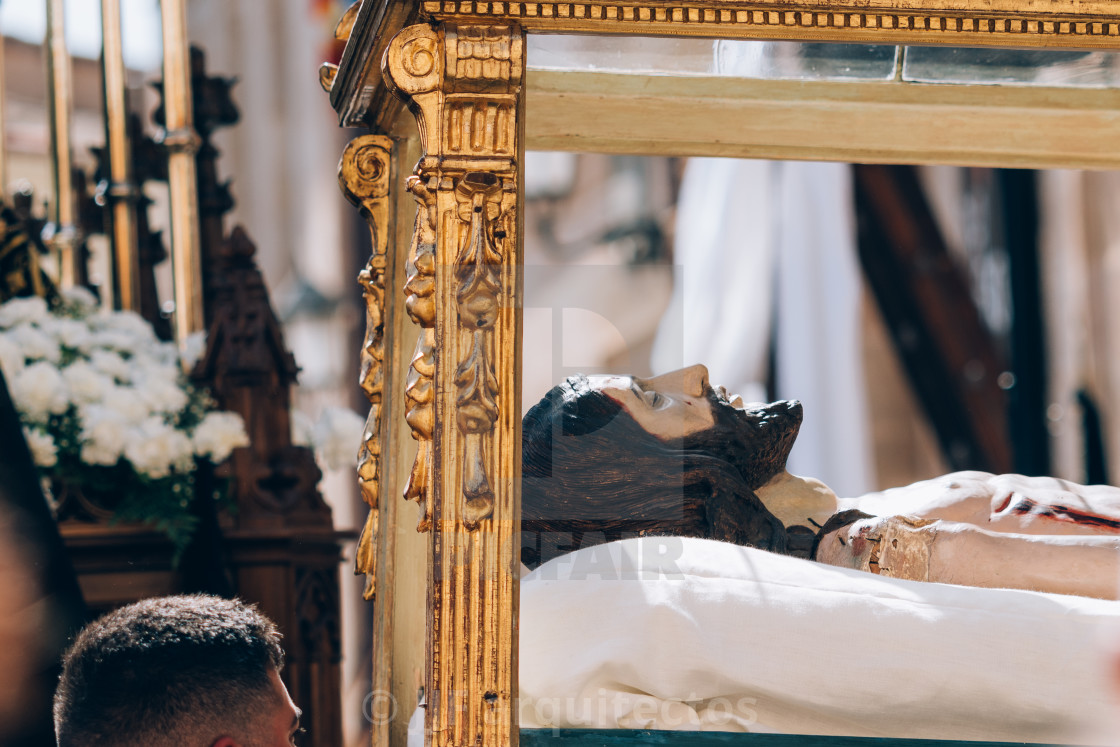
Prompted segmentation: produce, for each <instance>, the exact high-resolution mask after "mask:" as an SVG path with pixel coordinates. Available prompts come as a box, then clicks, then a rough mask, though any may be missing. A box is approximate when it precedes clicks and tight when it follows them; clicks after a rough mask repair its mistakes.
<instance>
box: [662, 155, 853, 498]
mask: <svg viewBox="0 0 1120 747" xmlns="http://www.w3.org/2000/svg"><path fill="white" fill-rule="evenodd" d="M851 191H852V188H851V174H850V169H849V167H848V166H846V165H844V164H827V163H802V162H767V161H747V160H733V159H713V158H698V159H692V160H691V161H689V163H688V166H687V168H686V171H685V177H684V180H683V183H682V187H681V197H680V201H679V204H678V210H677V228H676V244H675V252H676V254H675V261H676V263H677V265H678V268H679V269H678V272H677V281H678V282H677V286H676V288H675V289H674V295H673V299H672V301H671V302H670V305H669V308H668V310H667V311H666V313H665V316H664V317H663V320H662V323H661V326H660V328H659V329H658V333H657V338H656V341H655V344H654V349H653V354H652V361H651V366H652V369H653V371H654V372H655V373H663V372H665V371H667V370H672V369H674V368H679V367H680V366H682V365H688V364H692V363H697V362H700V363H704V364H705V365H707V366H708V368H709V370H710V372H711V377H712V381H713V383H716V384H722V385H724V386H726V387H727V389H728V390H729V391H731V392H736V393H738V394H740V395H742V396H743V399H744V400H746V401H757V400H762V399H764V398H765V394H766V386H765V384H766V379H767V372H768V370H769V356H770V351H771V345H772V344H773V345H774V356H775V363H776V366H775V367H776V370H777V379H776V382H775V384H776V387H775V388H776V390H777V395H778V397H780V398H789V399H800V400H801V401H802V402H803V403H804V405H805V424H804V426H803V427H802V430H801V435H800V436H799V437H798V440H797V444H796V446H795V447H794V450H793V453H792V455H791V457H790V464H789V467H790V470H791V471H792V472H794V473H796V474H802V475H810V476H813V477H817V478H819V479H821V480H823V481H824V482H825V483H827V484H828V485H829V486H831V487H832V488H833V489H834V490H835V491H836V492H837V493H838V494H840V495H861V494H863V493H866V492H868V491H870V490H873V489H874V488H875V485H874V478H873V464H872V457H871V448H870V435H869V430H870V426H869V423H868V415H867V404H866V400H867V396H866V391H865V387H866V383H865V381H864V376H863V367H862V365H861V355H862V351H861V336H860V331H859V330H860V304H861V293H862V291H861V287H862V286H861V279H860V269H859V262H858V257H857V254H856V246H855V220H854V211H853V208H852V196H851Z"/></svg>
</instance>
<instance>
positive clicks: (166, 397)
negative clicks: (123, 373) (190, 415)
mask: <svg viewBox="0 0 1120 747" xmlns="http://www.w3.org/2000/svg"><path fill="white" fill-rule="evenodd" d="M132 386H133V388H134V391H135V392H136V396H137V397H139V398H140V400H141V401H142V402H143V403H144V404H145V405H147V407H148V410H149V411H150V412H163V413H177V412H181V411H182V409H183V408H184V407H186V406H187V403H188V402H189V401H190V399H189V398H188V397H187V394H186V392H184V391H183V388H182V387H181V386H179V382H178V381H176V380H175V379H170V380H169V379H168V378H167V377H166V375H161V373H160V372H159V371H158V369H153V368H143V369H139V370H137V371H134V372H133V376H132Z"/></svg>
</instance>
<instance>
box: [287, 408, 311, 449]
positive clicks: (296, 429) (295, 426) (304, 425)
mask: <svg viewBox="0 0 1120 747" xmlns="http://www.w3.org/2000/svg"><path fill="white" fill-rule="evenodd" d="M290 422H291V424H292V425H291V427H292V444H293V445H295V446H310V447H314V446H315V423H313V422H312V421H311V418H309V417H307V416H306V415H304V414H303V413H302V412H300V411H299V410H292V413H291V421H290Z"/></svg>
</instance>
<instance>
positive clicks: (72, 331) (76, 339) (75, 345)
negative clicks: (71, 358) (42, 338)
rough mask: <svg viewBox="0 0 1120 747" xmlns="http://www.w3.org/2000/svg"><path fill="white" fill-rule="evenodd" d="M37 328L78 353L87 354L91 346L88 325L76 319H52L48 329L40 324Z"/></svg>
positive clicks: (91, 337) (91, 341)
mask: <svg viewBox="0 0 1120 747" xmlns="http://www.w3.org/2000/svg"><path fill="white" fill-rule="evenodd" d="M39 326H40V327H44V331H47V332H48V333H50V334H51V335H52V336H53V337H54V338H55V339H56V340H58V341H59V342H60V343H61V344H62V345H64V346H65V347H68V348H70V349H71V350H77V351H78V352H79V353H88V352H89V350H90V348H91V347H92V346H93V334H92V333H91V332H90V331H89V325H88V324H86V323H85V322H80V321H78V320H77V319H54V320H53V322H52V323H51V324H50V326H49V327H45V326H44V325H43V324H41V323H40V325H39Z"/></svg>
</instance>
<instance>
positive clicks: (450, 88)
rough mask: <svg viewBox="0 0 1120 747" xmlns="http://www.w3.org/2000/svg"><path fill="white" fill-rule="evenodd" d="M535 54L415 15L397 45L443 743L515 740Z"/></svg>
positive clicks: (431, 641) (492, 35)
mask: <svg viewBox="0 0 1120 747" xmlns="http://www.w3.org/2000/svg"><path fill="white" fill-rule="evenodd" d="M524 50H525V46H524V33H523V32H522V30H521V29H519V28H517V27H514V26H499V27H488V28H475V27H469V26H455V25H450V24H448V25H443V26H440V27H438V28H434V27H430V26H426V25H417V26H410V27H408V28H406V29H404V30H402V31H401V32H400V33H399V34H397V36H396V37H394V38H393V40H392V41H391V42H390V43H389V47H388V51H387V53H386V56H385V77H386V80H387V81H388V82H389V83H390V85H391V86H392V87H393V89H394V90H395V91H396V92H397V93H398V95H400V96H401V97H402V98H403V99H405V100H406V101H408V102H409V105H410V108H411V109H412V111H413V112H414V113H415V114H416V117H417V122H418V126H419V130H420V136H421V142H422V147H423V153H424V154H423V157H422V158H421V159H420V163H419V164H418V166H417V170H416V174H415V175H414V177H412V178H410V180H409V189H410V190H411V191H412V193H413V194H414V195H415V196H416V198H417V201H418V202H419V204H420V209H419V211H418V217H417V230H416V234H415V237H416V238H415V239H414V246H413V256H412V257H411V259H412V261H411V262H410V270H411V273H410V277H409V284H408V286H406V287H407V288H408V292H409V294H410V297H409V302H408V306H409V312H410V314H411V315H412V316H413V317H414V318H418V319H420V320H421V326H422V327H423V321H424V319H425V318H426V317H427V316H428V309H429V308H430V309H431V310H432V311H434V317H433V324H432V326H431V332H432V334H433V336H434V337H433V338H432V339H431V340H429V343H430V344H431V353H432V357H431V361H430V365H431V377H430V383H428V384H426V385H425V386H426V387H427V388H428V390H430V393H431V397H430V398H431V405H430V413H429V412H424V406H425V405H426V403H425V402H422V401H421V398H420V396H419V393H418V392H417V391H416V389H417V386H416V385H417V383H418V382H419V379H420V377H421V376H424V375H425V372H424V371H421V370H419V369H418V368H417V366H416V365H415V364H414V367H413V368H414V371H416V373H417V377H415V378H414V379H413V380H412V381H410V389H409V391H410V394H409V424H410V426H412V427H413V429H414V430H416V428H417V426H416V423H417V422H421V421H422V423H423V424H424V425H425V426H426V425H429V424H430V426H431V441H430V452H429V454H430V462H429V463H428V464H427V465H424V464H423V463H422V462H420V460H421V459H423V458H424V455H423V453H421V454H420V455H419V456H418V463H419V464H420V467H421V471H420V472H419V473H417V472H416V471H414V473H413V479H412V483H411V485H410V490H411V491H412V492H413V493H418V495H417V497H419V498H421V499H422V500H430V506H431V509H430V511H431V513H430V545H429V547H430V553H431V555H430V557H431V562H430V563H429V568H428V595H429V607H428V620H427V652H428V657H429V662H428V671H427V674H426V678H425V689H426V693H427V709H426V711H425V728H426V730H427V732H428V737H427V739H428V743H429V744H433V745H475V744H485V745H491V744H492V745H506V744H516V743H517V721H516V708H515V704H516V698H517V653H516V652H517V573H516V569H517V555H518V553H517V544H516V538H517V522H518V510H519V503H520V501H519V492H520V472H521V470H520V466H521V449H520V446H521V443H520V424H521V423H520V420H521V417H520V415H521V412H520V394H521V392H520V386H521V382H520V379H521V367H520V352H521V351H520V348H521V310H520V308H518V307H517V306H515V303H514V299H515V298H517V297H518V295H519V293H520V288H521V282H522V280H521V278H522V268H521V256H520V242H521V225H520V223H521V218H520V212H519V210H518V204H519V198H520V194H521V186H520V185H521V179H520V170H521V163H522V154H523V148H522V133H521V128H520V123H521V121H522V116H521V115H522V113H523V97H522V82H523V80H524V69H525V54H524ZM433 241H434V252H433V253H432V256H431V259H430V260H428V259H425V258H424V256H423V252H424V251H425V250H426V245H428V244H429V243H431V242H433ZM429 261H430V262H431V263H432V264H431V269H430V271H429V270H428V269H427V267H426V263H428V262H429ZM429 281H430V283H429ZM429 287H430V288H431V293H430V294H428V293H427V290H426V289H427V288H429ZM421 288H422V289H424V290H423V291H422V292H421V290H420V289H421ZM429 305H430V306H429ZM426 332H427V330H426V329H425V330H424V331H423V332H422V337H421V344H422V345H423V344H424V336H425V334H426ZM425 352H426V351H425V350H421V353H422V354H423V353H425ZM425 365H427V363H426V362H425ZM423 448H424V442H423V441H421V449H422V450H423Z"/></svg>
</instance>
